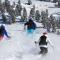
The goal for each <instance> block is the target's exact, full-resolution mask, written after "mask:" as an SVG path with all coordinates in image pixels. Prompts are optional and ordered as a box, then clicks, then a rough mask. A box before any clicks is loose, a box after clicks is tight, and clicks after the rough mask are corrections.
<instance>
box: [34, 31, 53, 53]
mask: <svg viewBox="0 0 60 60" xmlns="http://www.w3.org/2000/svg"><path fill="white" fill-rule="evenodd" d="M47 38H48V37H47V32H44V33H43V35H42V36H41V37H40V39H39V41H38V42H36V41H35V43H39V47H40V52H39V54H45V53H47V52H48V46H47V44H48V43H49V44H50V45H51V46H52V47H53V44H52V43H51V41H50V40H48V39H47Z"/></svg>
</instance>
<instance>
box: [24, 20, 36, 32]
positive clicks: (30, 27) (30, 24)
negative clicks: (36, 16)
mask: <svg viewBox="0 0 60 60" xmlns="http://www.w3.org/2000/svg"><path fill="white" fill-rule="evenodd" d="M24 26H27V30H28V31H30V32H31V31H32V30H35V29H36V24H35V23H34V22H33V20H32V19H29V21H28V22H26V23H25V24H24Z"/></svg>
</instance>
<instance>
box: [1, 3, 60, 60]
mask: <svg viewBox="0 0 60 60" xmlns="http://www.w3.org/2000/svg"><path fill="white" fill-rule="evenodd" d="M34 4H35V5H36V9H39V10H40V9H41V10H40V12H41V11H42V10H46V9H47V8H48V9H49V14H52V13H55V12H56V13H57V12H59V11H60V8H50V7H54V4H53V3H47V2H33V5H34ZM22 6H23V7H26V9H27V12H28V15H29V11H30V9H31V8H32V5H30V6H28V5H24V4H22ZM36 24H37V26H38V27H39V26H42V25H41V24H39V23H36ZM5 26H6V29H7V31H8V34H9V35H10V36H11V39H7V38H6V37H4V39H3V40H2V41H0V60H57V59H58V60H59V59H60V47H59V46H60V40H59V39H60V35H56V33H48V37H49V39H50V40H51V41H52V43H53V44H54V49H53V48H52V47H51V46H50V45H48V47H49V48H48V49H49V52H48V54H47V55H46V56H42V55H39V54H38V52H39V46H38V45H35V44H34V41H38V39H39V37H40V36H41V35H42V33H43V32H45V31H46V29H43V28H37V29H36V30H35V31H34V32H33V33H32V34H28V33H27V31H26V30H24V27H23V24H22V23H14V24H11V25H5Z"/></svg>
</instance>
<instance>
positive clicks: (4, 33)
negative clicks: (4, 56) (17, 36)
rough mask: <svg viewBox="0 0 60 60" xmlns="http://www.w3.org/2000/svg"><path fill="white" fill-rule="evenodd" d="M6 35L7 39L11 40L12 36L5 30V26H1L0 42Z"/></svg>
mask: <svg viewBox="0 0 60 60" xmlns="http://www.w3.org/2000/svg"><path fill="white" fill-rule="evenodd" d="M4 35H5V36H6V37H7V38H10V36H9V35H8V33H7V31H6V29H5V26H4V25H1V26H0V40H1V39H3V37H4Z"/></svg>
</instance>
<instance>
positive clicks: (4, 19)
mask: <svg viewBox="0 0 60 60" xmlns="http://www.w3.org/2000/svg"><path fill="white" fill-rule="evenodd" d="M2 20H3V22H4V23H6V21H7V19H6V16H5V14H4V13H3V14H2Z"/></svg>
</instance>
